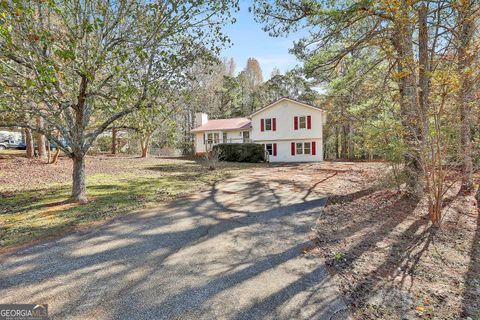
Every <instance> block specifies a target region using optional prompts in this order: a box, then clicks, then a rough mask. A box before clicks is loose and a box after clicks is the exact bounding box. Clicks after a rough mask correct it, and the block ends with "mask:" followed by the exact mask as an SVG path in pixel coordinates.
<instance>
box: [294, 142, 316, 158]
mask: <svg viewBox="0 0 480 320" xmlns="http://www.w3.org/2000/svg"><path fill="white" fill-rule="evenodd" d="M293 147H294V145H293V142H292V155H293ZM295 154H312V144H311V142H297V143H295Z"/></svg>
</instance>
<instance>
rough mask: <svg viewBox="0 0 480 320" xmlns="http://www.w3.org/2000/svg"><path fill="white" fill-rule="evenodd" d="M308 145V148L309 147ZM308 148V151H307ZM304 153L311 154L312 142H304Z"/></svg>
mask: <svg viewBox="0 0 480 320" xmlns="http://www.w3.org/2000/svg"><path fill="white" fill-rule="evenodd" d="M307 145H308V148H307ZM307 150H308V153H307ZM303 154H307V155H311V154H312V143H311V142H304V143H303Z"/></svg>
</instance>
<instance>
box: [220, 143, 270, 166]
mask: <svg viewBox="0 0 480 320" xmlns="http://www.w3.org/2000/svg"><path fill="white" fill-rule="evenodd" d="M213 149H214V150H217V151H218V158H219V160H220V161H232V162H251V163H256V162H264V161H266V159H265V150H264V149H263V147H262V145H260V144H256V143H221V144H217V145H215V146H213Z"/></svg>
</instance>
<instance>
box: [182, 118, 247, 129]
mask: <svg viewBox="0 0 480 320" xmlns="http://www.w3.org/2000/svg"><path fill="white" fill-rule="evenodd" d="M251 127H252V121H251V120H250V119H248V118H232V119H214V120H208V121H207V123H205V124H204V125H202V126H200V127H197V128H195V129H193V130H192V131H191V132H200V131H214V130H235V129H250V128H251Z"/></svg>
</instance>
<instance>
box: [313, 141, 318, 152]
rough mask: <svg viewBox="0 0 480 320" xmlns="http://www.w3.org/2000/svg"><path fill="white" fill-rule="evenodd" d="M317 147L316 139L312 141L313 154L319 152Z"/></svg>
mask: <svg viewBox="0 0 480 320" xmlns="http://www.w3.org/2000/svg"><path fill="white" fill-rule="evenodd" d="M315 147H316V143H315V141H312V155H315V154H316V153H317V149H316V148H315Z"/></svg>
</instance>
